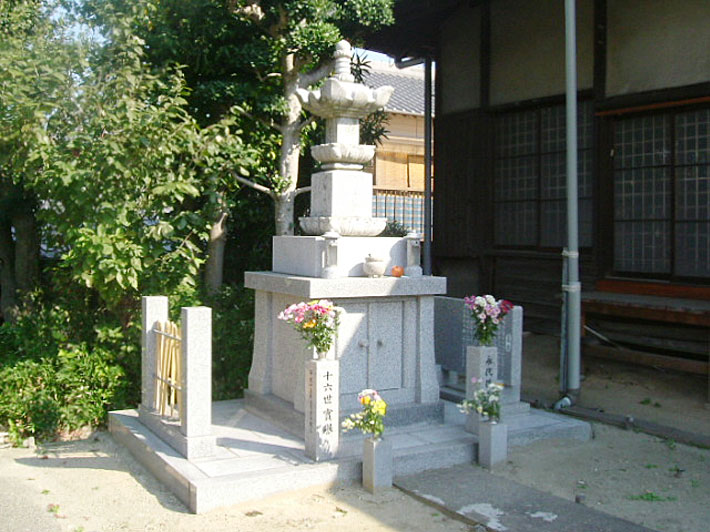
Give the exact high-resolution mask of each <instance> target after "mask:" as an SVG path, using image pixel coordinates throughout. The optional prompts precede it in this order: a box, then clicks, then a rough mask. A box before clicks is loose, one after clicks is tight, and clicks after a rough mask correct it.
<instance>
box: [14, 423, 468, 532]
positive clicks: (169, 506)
mask: <svg viewBox="0 0 710 532" xmlns="http://www.w3.org/2000/svg"><path fill="white" fill-rule="evenodd" d="M0 478H2V479H3V480H2V482H1V483H0V515H2V519H0V531H2V532H10V531H11V532H22V531H25V530H26V531H32V532H42V531H62V532H79V531H82V532H90V531H102V532H109V531H118V530H121V531H141V532H143V531H170V532H181V531H192V530H210V531H212V530H215V531H219V530H230V531H240V530H244V531H246V530H248V531H254V532H261V531H264V532H266V531H273V530H309V531H311V530H312V531H322V532H326V531H328V532H330V531H332V530H338V531H339V532H349V531H352V532H355V531H358V532H359V531H374V530H407V531H422V532H429V531H431V532H444V531H448V532H451V531H462V532H463V531H468V530H470V529H469V527H468V526H467V525H465V524H463V523H461V522H460V521H457V520H454V519H451V518H449V517H447V516H445V515H443V514H441V513H440V512H439V511H437V510H436V509H433V508H431V507H430V506H427V505H425V504H423V503H421V502H419V501H416V500H414V499H412V498H411V497H408V496H407V495H405V494H404V493H402V492H401V491H399V490H397V489H390V490H385V491H383V492H382V493H380V494H378V495H376V496H373V495H371V494H369V493H367V492H365V491H364V490H363V489H362V488H361V487H360V486H356V485H349V486H342V487H331V488H328V487H323V488H311V489H307V490H300V491H296V492H291V493H288V494H285V495H278V496H273V497H269V498H266V499H263V500H259V501H254V502H249V503H243V504H238V505H234V506H231V507H229V508H226V509H220V510H215V511H212V512H209V513H207V514H203V515H193V514H190V513H188V512H187V510H186V509H185V507H184V506H183V505H182V504H181V503H180V502H179V501H178V499H177V498H176V497H175V496H173V495H172V494H171V493H170V492H169V491H168V490H167V489H166V488H165V487H164V486H162V485H161V484H160V483H158V482H157V481H156V480H155V479H154V478H153V477H152V476H151V475H150V474H149V473H148V472H147V471H146V470H145V469H143V468H142V467H141V466H140V465H139V464H138V463H137V462H135V461H134V460H133V459H132V458H131V456H130V455H129V454H128V452H127V451H126V450H125V449H123V448H121V447H120V446H118V445H117V444H116V443H115V442H114V441H113V439H112V438H111V437H110V436H109V435H108V434H106V433H98V434H97V435H96V436H95V437H93V438H90V439H88V440H82V441H73V442H64V443H57V444H51V445H48V446H46V447H44V448H41V449H39V450H38V452H35V451H32V450H29V449H11V448H5V449H0Z"/></svg>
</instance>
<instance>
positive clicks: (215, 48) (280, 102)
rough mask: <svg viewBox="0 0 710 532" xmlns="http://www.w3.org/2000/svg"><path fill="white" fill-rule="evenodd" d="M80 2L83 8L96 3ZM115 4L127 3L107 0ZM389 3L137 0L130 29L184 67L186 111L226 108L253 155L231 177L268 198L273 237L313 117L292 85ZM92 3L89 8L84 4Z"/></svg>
mask: <svg viewBox="0 0 710 532" xmlns="http://www.w3.org/2000/svg"><path fill="white" fill-rule="evenodd" d="M100 3H101V2H98V0H96V1H95V2H94V3H93V4H92V3H91V2H89V8H90V9H95V8H96V6H97V5H98V4H100ZM112 4H113V5H114V6H115V8H116V9H117V10H122V9H127V5H128V4H131V5H134V4H135V2H133V1H131V2H128V0H112ZM392 4H393V2H392V0H160V1H158V0H146V1H145V3H144V4H142V5H143V7H142V9H143V11H142V12H143V16H142V17H141V18H140V19H136V20H137V21H138V22H139V27H138V29H137V31H138V33H139V34H140V35H141V36H142V37H143V38H144V39H145V41H146V47H147V50H148V52H147V53H148V57H149V58H150V60H151V61H152V62H153V63H154V64H166V63H170V62H177V63H179V64H183V65H186V68H185V73H186V80H187V83H188V86H190V87H191V88H192V94H191V95H190V97H189V101H190V107H191V112H193V114H194V116H196V117H197V119H198V120H199V121H200V122H201V123H209V122H211V121H214V120H217V119H219V118H220V117H223V116H225V115H226V114H228V113H230V112H236V113H238V115H239V117H238V123H239V124H240V128H241V130H242V131H243V138H244V139H245V142H247V143H248V144H250V145H252V146H255V147H258V149H259V152H260V157H259V158H258V159H257V160H255V161H254V163H255V164H254V166H253V167H251V176H246V175H243V174H240V173H239V172H236V171H233V172H232V177H233V178H234V180H236V181H238V182H239V183H241V184H242V185H246V186H249V187H252V188H253V189H256V190H258V191H260V192H263V193H265V194H267V195H268V196H269V197H270V198H271V199H272V200H273V202H274V213H275V226H276V233H277V234H293V229H294V201H295V198H296V196H297V195H298V194H299V193H301V192H304V191H305V190H307V187H302V188H300V189H299V188H298V175H299V158H300V156H301V152H302V147H303V141H304V136H305V135H306V134H307V133H308V132H309V131H311V129H312V128H311V125H312V124H313V118H312V117H308V116H306V114H305V113H304V112H303V111H302V108H301V104H300V102H299V100H298V98H297V96H296V90H297V89H299V88H307V87H310V86H313V85H315V84H317V83H319V82H320V81H321V80H322V79H323V78H324V77H325V76H326V75H327V74H328V73H329V72H330V71H331V61H330V57H331V54H332V52H333V50H334V46H335V44H336V43H337V41H339V40H340V39H342V38H343V37H347V38H349V39H351V40H353V41H355V42H356V43H357V42H358V41H359V39H361V38H362V37H363V36H364V35H365V32H366V31H370V30H375V29H377V28H379V27H381V26H382V25H386V24H389V23H391V22H392V21H393V16H392ZM92 6H93V7H92Z"/></svg>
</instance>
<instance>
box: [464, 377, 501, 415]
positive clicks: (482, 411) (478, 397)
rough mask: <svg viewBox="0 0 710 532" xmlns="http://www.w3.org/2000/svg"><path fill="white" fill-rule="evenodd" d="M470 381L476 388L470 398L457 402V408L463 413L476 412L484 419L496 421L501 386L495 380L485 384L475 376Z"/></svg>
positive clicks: (498, 413) (498, 412)
mask: <svg viewBox="0 0 710 532" xmlns="http://www.w3.org/2000/svg"><path fill="white" fill-rule="evenodd" d="M471 381H472V382H473V384H476V385H477V386H478V389H476V390H475V391H474V392H473V397H472V398H471V399H464V400H463V401H462V402H461V403H460V404H459V410H461V412H463V413H465V414H474V413H476V414H478V415H479V416H481V417H482V418H483V419H485V420H488V421H490V422H492V423H497V422H498V421H499V420H500V393H501V391H503V386H502V385H500V384H498V383H495V382H491V383H490V384H488V386H485V385H484V383H483V381H481V380H480V379H477V378H476V377H474V378H473V379H471Z"/></svg>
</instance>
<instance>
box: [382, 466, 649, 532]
mask: <svg viewBox="0 0 710 532" xmlns="http://www.w3.org/2000/svg"><path fill="white" fill-rule="evenodd" d="M395 484H396V485H397V487H399V488H401V489H403V490H404V491H405V492H407V493H410V494H411V495H413V496H414V497H416V498H419V499H421V500H423V501H425V502H427V503H428V504H432V505H433V506H436V507H438V508H439V509H441V510H443V511H446V512H447V513H450V514H458V515H461V516H463V517H464V518H468V519H470V520H471V521H473V522H476V523H480V524H483V525H485V526H486V527H487V529H488V530H499V531H505V530H509V531H515V532H573V531H575V532H577V531H579V532H582V531H584V532H652V531H651V529H649V528H645V527H643V526H640V525H636V524H634V523H631V522H630V521H626V520H624V519H620V518H618V517H614V516H611V515H609V514H605V513H603V512H600V511H598V510H594V509H592V508H588V507H586V506H584V505H583V504H576V503H574V502H572V501H568V500H565V499H562V498H560V497H556V496H554V495H550V494H548V493H544V492H542V491H538V490H536V489H534V488H530V487H527V486H523V485H522V484H519V483H517V482H514V481H512V480H509V479H507V478H502V477H497V476H495V475H493V474H491V473H489V472H488V471H486V470H484V469H483V468H481V467H478V466H474V465H470V464H467V465H464V466H457V467H452V468H447V469H439V470H436V471H425V472H422V473H417V474H415V475H408V476H400V477H398V478H396V479H395ZM452 486H456V489H452Z"/></svg>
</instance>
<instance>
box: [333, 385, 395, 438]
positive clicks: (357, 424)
mask: <svg viewBox="0 0 710 532" xmlns="http://www.w3.org/2000/svg"><path fill="white" fill-rule="evenodd" d="M357 398H358V401H360V404H361V405H362V411H360V412H356V413H355V414H350V416H349V417H348V418H346V419H345V420H343V423H342V427H343V430H344V431H348V430H352V429H360V430H361V431H362V433H363V434H371V435H372V437H373V438H375V439H380V438H381V437H382V433H383V432H384V431H385V415H387V403H386V402H385V400H384V399H382V397H381V396H380V394H379V393H377V390H370V389H367V390H363V391H361V392H360V393H359V394H358V396H357Z"/></svg>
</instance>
